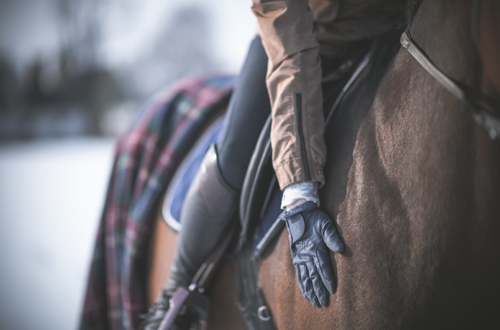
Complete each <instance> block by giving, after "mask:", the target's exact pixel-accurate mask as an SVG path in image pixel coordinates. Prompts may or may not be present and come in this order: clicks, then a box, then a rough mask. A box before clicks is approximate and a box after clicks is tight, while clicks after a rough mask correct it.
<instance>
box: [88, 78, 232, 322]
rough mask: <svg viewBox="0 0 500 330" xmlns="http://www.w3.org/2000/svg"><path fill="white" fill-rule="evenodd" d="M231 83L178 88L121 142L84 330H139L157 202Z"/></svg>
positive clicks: (193, 82) (207, 81) (156, 101)
mask: <svg viewBox="0 0 500 330" xmlns="http://www.w3.org/2000/svg"><path fill="white" fill-rule="evenodd" d="M234 80H235V78H234V76H223V75H216V76H204V77H198V78H191V79H186V80H183V81H181V82H179V83H177V84H176V85H174V86H173V87H171V88H169V89H168V90H166V91H164V92H162V93H160V94H158V95H157V96H155V97H154V98H153V99H152V101H150V102H149V103H148V104H147V105H146V107H145V108H144V109H143V110H142V111H141V113H140V115H139V116H138V117H137V118H136V120H135V121H134V123H133V125H132V126H131V128H130V129H129V130H128V131H127V132H126V133H125V134H123V135H122V136H121V137H120V138H119V139H118V142H117V144H116V149H115V159H114V165H113V171H112V174H111V179H110V182H109V186H108V191H107V196H106V203H105V206H104V210H103V214H102V218H101V222H100V225H99V229H98V233H97V239H96V243H95V248H94V255H93V260H92V264H91V269H90V273H89V278H88V283H87V291H86V296H85V302H84V307H83V314H82V317H81V322H80V326H79V328H80V329H81V330H87V329H92V330H99V329H112V330H122V329H134V328H137V326H138V324H139V322H140V319H139V315H140V314H142V313H145V312H146V310H147V308H148V306H147V300H146V284H147V276H148V274H147V269H148V265H147V260H148V256H147V252H148V247H149V241H150V239H151V237H152V229H153V224H154V220H155V219H154V217H155V216H156V214H155V211H156V210H158V206H159V203H160V202H161V201H160V197H161V195H162V192H163V191H164V189H165V188H166V187H167V185H168V184H169V182H170V180H171V179H172V177H173V175H174V173H175V171H176V169H177V167H178V166H179V164H180V163H181V161H182V160H183V158H184V157H185V156H186V154H187V153H188V151H189V150H190V149H191V147H192V146H193V145H194V143H195V142H196V139H197V138H198V136H199V134H200V133H201V132H202V130H203V128H205V127H206V126H207V124H208V123H209V122H210V121H211V120H212V119H213V118H214V117H215V116H216V115H217V114H219V113H221V112H222V111H224V110H225V108H226V106H227V103H228V101H229V96H230V93H231V90H232V87H233V84H234Z"/></svg>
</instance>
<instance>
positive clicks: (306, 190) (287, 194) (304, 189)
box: [281, 182, 320, 209]
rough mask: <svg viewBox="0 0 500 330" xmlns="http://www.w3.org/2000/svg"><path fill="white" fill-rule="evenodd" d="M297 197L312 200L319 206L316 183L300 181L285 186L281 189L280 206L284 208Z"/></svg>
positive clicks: (296, 199) (297, 198)
mask: <svg viewBox="0 0 500 330" xmlns="http://www.w3.org/2000/svg"><path fill="white" fill-rule="evenodd" d="M299 199H305V200H306V201H307V202H313V203H315V204H316V205H317V206H318V207H319V206H320V203H319V196H318V183H317V182H301V183H293V184H291V185H289V186H287V187H286V188H285V190H284V191H283V198H281V208H282V209H285V208H286V207H287V206H288V205H290V204H293V203H295V202H296V201H298V200H299Z"/></svg>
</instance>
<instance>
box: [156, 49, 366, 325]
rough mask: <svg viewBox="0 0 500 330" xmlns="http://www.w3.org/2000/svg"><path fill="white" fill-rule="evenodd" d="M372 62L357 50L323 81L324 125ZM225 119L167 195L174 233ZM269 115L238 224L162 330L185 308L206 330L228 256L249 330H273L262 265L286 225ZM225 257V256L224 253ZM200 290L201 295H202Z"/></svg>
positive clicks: (180, 296)
mask: <svg viewBox="0 0 500 330" xmlns="http://www.w3.org/2000/svg"><path fill="white" fill-rule="evenodd" d="M369 59H370V52H368V49H367V48H365V49H359V50H357V51H356V52H354V54H351V56H349V57H348V60H347V61H345V62H344V64H343V65H341V66H340V67H339V68H337V69H336V70H335V71H333V72H331V73H329V74H327V75H326V76H324V77H323V80H322V86H323V91H324V92H323V95H324V101H325V102H324V109H325V113H324V115H325V118H326V122H325V125H328V123H329V122H330V119H331V118H332V114H333V113H334V111H335V109H336V108H337V107H338V105H339V104H340V102H341V100H342V98H343V96H344V95H345V93H346V92H347V91H348V90H349V88H350V86H351V85H352V84H353V83H354V82H355V81H356V79H357V78H358V77H359V75H360V73H361V72H362V71H363V70H364V69H365V68H366V66H367V64H368V62H369ZM222 123H223V119H222V118H219V119H218V120H215V121H214V122H213V124H212V125H211V126H210V127H209V128H208V129H207V130H206V131H205V133H204V134H203V135H202V136H201V138H200V139H199V140H198V142H197V143H196V145H195V146H194V148H193V149H192V150H191V152H190V153H189V154H188V156H187V157H186V158H185V160H184V161H183V163H182V164H181V166H180V167H179V169H178V170H177V172H176V174H175V176H174V178H173V179H172V182H171V184H170V185H169V188H168V190H167V193H166V195H165V201H164V203H163V209H162V213H163V218H164V219H165V221H166V222H167V224H168V225H169V226H170V227H171V228H172V229H173V230H174V231H179V230H180V229H181V227H182V224H181V223H180V221H179V219H180V211H181V209H182V204H183V201H184V199H185V197H186V194H187V191H188V189H189V187H190V185H191V182H192V181H193V179H194V177H195V175H196V173H197V171H198V169H199V168H200V166H201V163H202V160H203V157H204V154H205V151H206V150H207V148H208V147H209V146H210V144H212V143H215V142H216V141H217V139H218V137H219V134H220V132H221V129H222ZM270 136H271V116H269V118H268V119H267V121H266V123H265V125H264V128H263V129H262V132H261V134H260V136H259V139H258V142H257V144H256V146H255V149H254V152H253V155H252V158H251V160H250V164H249V166H248V169H247V173H246V176H245V180H244V184H243V189H242V193H241V198H240V205H239V219H240V222H239V223H238V224H235V226H234V227H233V228H232V229H231V230H230V233H229V234H228V235H227V237H225V238H224V240H223V241H222V242H219V245H218V246H217V248H216V249H215V251H214V252H213V253H212V254H211V255H210V257H209V259H208V260H207V261H206V262H205V263H204V264H203V265H202V267H201V268H200V270H199V271H198V273H197V275H196V276H195V279H194V280H193V283H192V284H191V286H190V288H189V290H187V289H186V288H179V290H177V292H175V293H174V295H173V296H172V302H173V303H174V306H177V308H172V309H171V310H169V312H168V313H167V315H166V316H165V318H164V320H163V322H162V324H161V325H160V328H159V329H170V326H171V325H172V324H173V320H174V319H175V317H176V315H177V314H176V313H177V312H178V311H179V309H180V307H182V305H183V304H185V303H188V304H194V306H195V307H196V308H197V309H198V310H199V313H198V316H199V326H198V329H205V328H206V321H207V316H208V312H209V308H210V307H209V302H208V300H207V298H206V297H204V296H203V297H204V298H201V297H200V293H202V292H203V291H204V290H205V288H206V287H207V286H208V284H209V282H210V279H211V277H212V275H213V273H214V270H215V269H216V267H217V264H218V263H219V261H220V259H221V258H222V257H223V256H224V255H225V256H226V257H229V258H231V259H232V260H233V262H234V264H235V268H236V274H237V283H238V307H239V309H240V311H241V313H242V316H243V319H244V321H245V323H246V325H247V328H248V329H249V330H257V329H264V330H275V329H276V326H275V325H274V322H273V320H272V314H271V311H270V309H269V307H268V306H267V303H266V300H265V297H264V294H263V292H262V288H261V285H260V281H259V276H258V271H259V260H260V258H261V257H262V256H263V255H264V253H265V252H266V251H267V249H268V247H269V246H270V243H271V242H273V240H274V239H275V238H276V237H277V236H278V234H280V233H281V231H282V230H283V227H284V225H285V224H284V222H283V221H280V220H279V219H278V216H279V214H280V213H281V211H282V210H281V209H280V203H281V197H282V192H281V190H280V189H279V185H278V182H277V178H276V175H275V172H274V169H273V167H272V150H271V141H270ZM224 252H225V254H224ZM200 289H201V290H200Z"/></svg>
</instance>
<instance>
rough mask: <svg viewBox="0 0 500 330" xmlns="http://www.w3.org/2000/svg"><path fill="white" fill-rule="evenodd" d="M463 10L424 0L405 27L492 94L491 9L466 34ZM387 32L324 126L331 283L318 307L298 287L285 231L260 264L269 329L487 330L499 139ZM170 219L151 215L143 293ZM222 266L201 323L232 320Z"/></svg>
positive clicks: (495, 257)
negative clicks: (335, 236)
mask: <svg viewBox="0 0 500 330" xmlns="http://www.w3.org/2000/svg"><path fill="white" fill-rule="evenodd" d="M471 7H472V1H468V0H460V1H456V0H439V1H438V0H425V1H422V4H421V5H420V6H419V8H418V11H417V12H416V14H415V17H414V18H413V17H412V18H413V20H412V24H411V28H410V29H409V31H410V33H411V36H412V38H413V40H415V42H416V43H417V44H418V45H419V47H420V48H421V49H422V50H423V51H425V53H426V54H427V56H428V57H429V58H430V60H431V61H432V62H433V63H434V64H435V65H436V66H437V67H438V68H439V69H440V70H442V71H443V72H444V73H445V74H446V75H448V76H449V77H451V78H452V79H453V80H454V81H456V82H459V83H460V84H463V85H467V86H469V87H470V88H471V89H475V90H478V91H480V92H482V93H483V94H485V95H487V96H489V97H490V98H493V99H494V100H496V101H498V100H499V95H500V80H499V79H500V67H499V66H498V61H497V60H496V59H498V58H500V46H499V42H498V36H499V35H500V26H499V25H498V22H497V20H495V17H498V15H500V6H499V5H498V4H497V3H495V2H494V1H487V0H483V1H480V6H479V11H478V18H477V19H478V29H477V40H478V42H477V44H476V43H475V42H474V39H475V37H474V36H473V34H472V33H471V31H473V29H472V24H471V22H473V20H472V19H471ZM400 32H401V31H400ZM399 34H400V33H399ZM386 38H392V39H394V40H395V41H394V42H392V43H386V42H382V41H381V42H380V44H379V46H378V48H377V46H375V48H374V50H375V51H376V53H375V54H374V57H373V59H372V61H371V62H370V64H369V67H370V68H369V70H367V71H366V73H365V74H363V75H362V76H361V77H360V78H359V79H358V81H357V82H356V83H355V84H354V85H353V87H352V89H351V90H350V91H349V92H348V93H347V94H346V96H345V98H344V100H343V102H342V103H341V105H340V106H339V108H338V109H337V110H336V112H335V114H334V116H333V118H332V123H331V125H330V127H328V128H327V130H326V134H325V139H326V141H327V148H328V161H327V163H326V165H325V175H326V180H327V184H326V185H325V187H324V188H323V189H322V190H321V192H320V194H321V201H322V207H323V208H324V209H325V211H326V212H327V213H328V214H329V215H330V216H331V217H332V219H335V220H336V225H337V227H338V229H339V230H340V232H341V234H342V236H343V238H344V240H345V243H346V247H347V248H346V251H345V252H344V253H342V254H336V255H333V253H332V256H331V257H332V265H333V267H334V270H335V272H336V274H337V279H338V289H337V292H336V293H335V294H334V295H331V296H330V304H329V306H327V307H325V308H317V307H314V306H312V305H311V304H310V303H309V302H308V301H306V300H305V299H304V298H303V297H302V294H301V292H300V289H299V287H298V285H297V281H296V278H295V268H294V267H293V264H292V260H291V256H290V251H289V249H290V245H289V241H288V233H287V232H286V230H285V231H283V232H282V233H281V234H280V236H279V238H278V239H277V240H276V242H274V244H273V245H271V247H270V248H269V251H267V252H266V254H265V256H264V259H263V260H262V261H261V264H260V280H261V283H262V287H263V290H264V293H265V296H266V299H267V302H268V304H269V306H270V308H271V311H272V315H273V319H274V322H275V324H276V326H277V328H278V329H324V328H334V329H422V328H432V329H434V328H435V329H451V328H453V329H468V328H499V327H500V320H498V319H497V317H496V313H495V312H496V311H497V310H498V308H499V307H500V283H499V281H498V278H500V263H499V260H500V240H499V239H498V235H499V233H500V203H499V201H500V142H499V141H498V140H492V139H490V136H489V135H488V133H486V132H485V131H484V130H482V129H481V128H480V127H479V126H477V125H476V123H475V122H474V120H473V119H472V116H471V112H470V111H469V109H468V108H467V107H466V106H465V105H464V104H463V103H462V102H461V101H460V100H458V99H457V98H455V97H454V96H453V95H452V94H450V93H449V92H448V91H447V90H446V89H445V88H444V87H443V86H442V85H441V84H440V83H439V82H438V81H436V80H435V79H434V77H432V76H431V75H430V74H429V73H428V72H427V71H426V70H425V69H424V68H422V66H421V65H420V64H419V63H418V62H417V61H416V60H415V59H414V58H413V57H412V56H411V54H410V53H408V51H407V50H406V49H404V48H402V47H399V44H398V40H399V36H398V35H395V36H394V35H393V36H391V35H388V36H386ZM392 39H391V40H392ZM388 45H392V46H388ZM495 111H496V113H494V115H496V116H498V115H500V107H498V108H496V110H495ZM169 230H170V229H168V228H166V225H165V223H164V222H163V221H158V224H157V231H156V238H155V242H156V245H155V248H154V251H155V253H154V257H153V262H152V272H151V277H150V279H151V283H150V293H151V301H153V300H154V298H155V297H156V295H157V293H158V291H159V289H160V288H161V287H162V286H163V285H164V284H165V280H166V278H167V276H166V273H167V272H168V267H169V264H170V261H171V256H172V254H173V249H174V247H175V243H174V241H175V235H174V234H173V233H172V232H170V231H169ZM169 258H170V259H169ZM234 276H235V275H234V270H233V268H232V266H231V264H230V262H225V263H224V264H223V265H222V267H221V268H220V270H219V271H218V274H217V275H216V278H215V280H214V282H213V285H212V287H211V290H210V292H209V295H210V296H211V297H212V299H213V300H212V306H213V307H212V315H211V322H210V324H209V326H210V328H211V329H239V328H241V329H244V325H243V323H242V320H241V317H239V315H238V308H237V306H236V304H235V303H234V301H235V299H236V298H235V296H236V292H235V282H236V281H235V278H234Z"/></svg>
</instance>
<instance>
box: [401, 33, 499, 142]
mask: <svg viewBox="0 0 500 330" xmlns="http://www.w3.org/2000/svg"><path fill="white" fill-rule="evenodd" d="M400 42H401V45H402V46H403V47H404V48H406V50H408V52H409V53H410V54H411V55H412V56H413V57H414V58H415V59H416V60H417V62H418V63H420V65H421V66H422V67H423V68H424V69H425V70H426V71H427V72H428V73H430V74H431V75H432V76H433V77H434V78H435V79H436V80H437V81H438V82H439V83H440V84H441V85H442V86H443V87H444V88H446V89H447V90H448V91H449V92H450V93H451V94H453V95H454V96H455V97H456V98H458V99H459V100H460V101H462V102H463V103H464V104H465V105H466V106H467V107H468V108H469V109H470V110H471V111H472V118H473V119H474V122H475V123H476V124H477V125H478V126H479V127H481V128H482V129H483V130H484V131H486V133H488V135H489V137H490V138H491V139H492V140H495V139H498V138H500V119H499V118H498V117H495V116H493V115H492V114H491V113H492V112H494V109H495V108H496V104H494V103H493V101H491V100H490V99H489V98H488V97H487V96H486V95H484V94H482V93H479V92H472V90H471V89H470V88H467V89H468V90H469V93H467V92H466V91H465V90H464V87H461V86H459V84H458V83H456V82H455V81H453V79H451V78H450V77H448V76H447V75H446V74H444V73H443V72H442V71H441V70H439V69H438V68H437V67H436V66H435V65H434V64H433V63H432V62H431V60H430V59H429V58H428V57H427V55H425V53H424V52H423V51H422V50H421V49H420V48H419V47H418V45H417V44H416V43H415V41H413V39H412V38H411V35H410V32H409V31H408V30H406V31H405V32H403V34H402V35H401V39H400ZM472 93H474V94H472Z"/></svg>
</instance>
